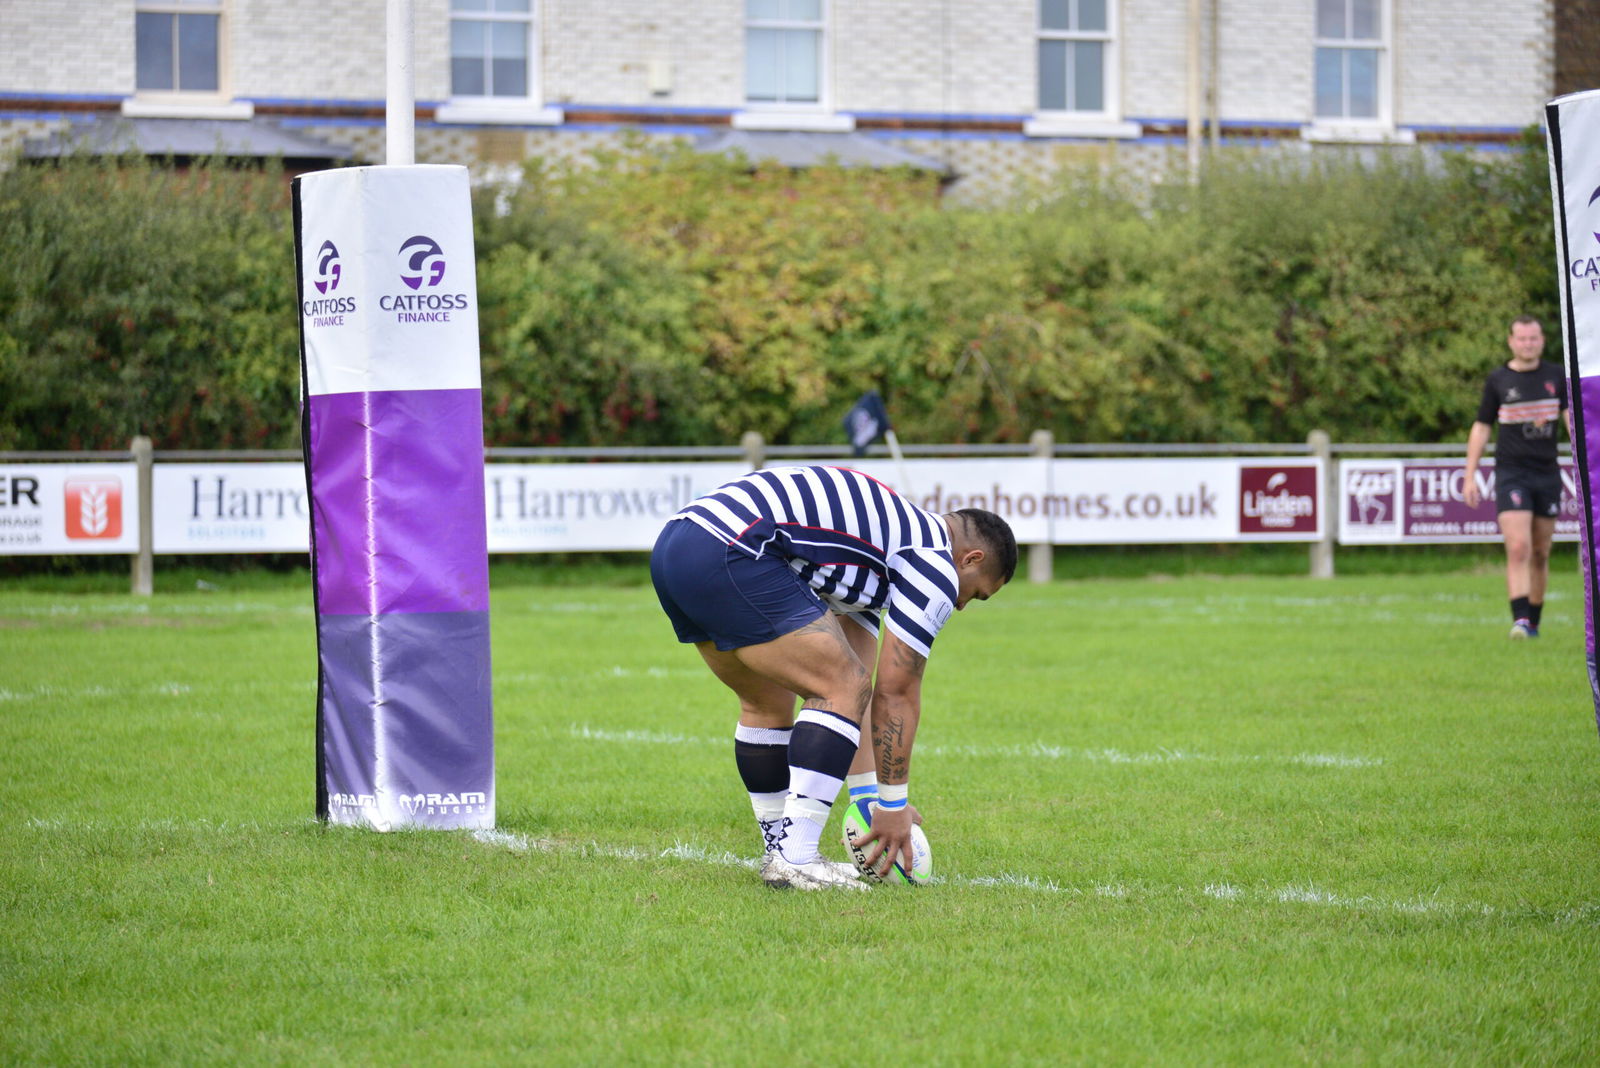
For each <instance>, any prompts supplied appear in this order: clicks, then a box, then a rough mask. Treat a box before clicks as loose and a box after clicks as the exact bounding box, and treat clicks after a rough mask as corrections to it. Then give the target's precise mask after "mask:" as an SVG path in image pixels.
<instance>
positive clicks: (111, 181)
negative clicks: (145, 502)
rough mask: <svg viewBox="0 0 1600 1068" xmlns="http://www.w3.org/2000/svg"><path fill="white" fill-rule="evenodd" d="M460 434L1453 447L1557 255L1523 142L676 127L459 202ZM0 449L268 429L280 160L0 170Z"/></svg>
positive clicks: (279, 303)
mask: <svg viewBox="0 0 1600 1068" xmlns="http://www.w3.org/2000/svg"><path fill="white" fill-rule="evenodd" d="M475 219H476V230H477V233H476V241H477V255H478V287H479V305H480V325H481V343H482V357H483V370H484V408H485V412H484V416H485V432H486V435H487V436H488V439H489V442H490V443H491V444H500V445H525V444H665V443H681V444H696V443H724V442H729V441H732V440H735V439H737V437H738V435H739V434H740V433H742V432H743V431H746V430H757V431H760V432H761V433H763V434H764V435H765V436H766V437H767V438H768V439H769V440H771V441H775V442H823V441H835V440H838V439H839V429H838V427H839V420H840V418H841V416H842V415H843V412H844V411H845V409H846V408H847V407H848V406H849V404H850V403H851V402H852V401H853V400H854V398H855V397H856V396H857V395H859V394H860V393H861V392H862V391H864V390H866V389H869V388H871V389H877V390H879V391H880V392H881V393H883V395H884V396H885V397H886V398H887V400H888V402H889V406H890V409H891V411H892V413H893V414H894V417H895V421H896V425H897V429H898V430H899V432H900V436H901V437H902V438H903V439H905V440H913V441H914V440H923V441H1022V440H1026V438H1027V436H1028V435H1029V433H1030V432H1031V431H1033V430H1034V429H1037V428H1041V427H1042V428H1048V429H1050V430H1052V431H1053V432H1054V433H1055V435H1056V437H1057V439H1058V440H1063V441H1136V442H1143V441H1148V442H1157V441H1217V442H1224V441H1291V440H1300V439H1302V438H1303V437H1304V436H1305V434H1306V433H1307V432H1308V431H1309V430H1311V429H1313V428H1318V427H1320V428H1323V429H1326V430H1328V431H1329V432H1330V433H1332V434H1333V436H1334V438H1335V439H1336V440H1342V441H1384V440H1389V441H1408V440H1411V441H1438V440H1453V439H1457V438H1459V437H1460V436H1461V434H1462V432H1463V430H1464V427H1465V425H1466V423H1467V422H1468V421H1469V420H1470V418H1471V409H1472V403H1473V400H1474V398H1475V397H1476V393H1477V390H1478V384H1479V382H1480V381H1481V379H1482V376H1483V375H1484V374H1485V373H1486V372H1487V371H1488V370H1489V368H1491V367H1492V366H1493V365H1494V364H1495V363H1496V362H1497V361H1498V360H1499V359H1501V358H1502V357H1503V355H1504V352H1505V350H1504V347H1503V341H1502V339H1503V338H1504V336H1505V331H1506V325H1507V323H1508V322H1509V320H1510V319H1511V318H1512V317H1514V316H1516V315H1518V314H1522V313H1525V312H1528V313H1532V314H1536V315H1540V316H1541V317H1543V318H1544V319H1545V321H1546V323H1547V324H1548V325H1547V332H1549V333H1550V335H1551V338H1552V352H1551V354H1550V355H1551V357H1552V358H1555V355H1556V349H1555V346H1556V345H1557V344H1558V339H1557V338H1556V336H1555V327H1556V321H1555V320H1556V316H1555V311H1556V307H1555V305H1556V299H1557V296H1556V278H1555V276H1554V274H1553V273H1552V266H1553V264H1554V253H1553V251H1552V228H1551V221H1550V201H1549V191H1548V182H1547V178H1546V162H1545V158H1544V151H1543V145H1542V141H1541V140H1539V139H1538V138H1537V137H1532V136H1530V138H1529V139H1528V141H1527V143H1526V144H1525V145H1524V146H1522V147H1521V148H1520V149H1519V150H1517V151H1514V152H1507V153H1499V154H1495V155H1492V156H1491V155H1482V154H1464V153H1463V154H1456V155H1449V154H1446V155H1440V154H1433V155H1422V154H1418V153H1408V154H1404V155H1395V156H1376V157H1372V158H1362V157H1346V156H1329V155H1325V154H1317V155H1310V156H1303V157H1296V158H1294V159H1292V160H1290V159H1287V158H1285V157H1267V156H1249V157H1246V156H1242V155H1241V156H1232V157H1227V158H1226V159H1225V160H1224V161H1223V162H1219V163H1216V164H1214V165H1212V166H1211V167H1210V168H1209V169H1208V170H1207V172H1206V173H1205V174H1204V176H1203V179H1202V180H1201V181H1200V182H1199V183H1197V184H1195V185H1190V184H1188V183H1183V182H1168V183H1155V184H1150V183H1148V182H1135V181H1133V180H1132V179H1131V178H1130V177H1129V176H1128V175H1126V174H1124V173H1120V172H1104V171H1099V170H1084V171H1079V172H1074V173H1071V174H1068V175H1067V176H1066V177H1064V178H1062V179H1061V180H1059V181H1058V182H1056V183H1055V184H1053V185H1051V186H1050V187H1048V188H1042V189H1032V190H1030V191H1028V193H1027V195H1026V196H1019V197H1018V199H1016V200H1015V201H1014V202H1010V203H1006V204H1002V205H996V206H990V207H985V208H970V207H957V206H953V205H951V204H948V203H945V202H943V201H942V200H941V198H940V196H939V192H938V189H937V185H936V184H935V182H934V180H933V179H931V178H930V177H928V176H926V175H922V174H918V173H915V172H910V171H891V172H882V171H862V170H856V169H848V168H844V167H837V166H823V167H817V168H812V169H809V170H805V171H798V172H797V171H790V170H783V169H777V168H771V167H752V166H749V165H748V164H746V163H744V162H742V161H737V160H727V159H723V158H720V157H712V156H705V155H701V154H698V153H695V152H693V151H692V150H690V149H688V148H687V147H683V146H677V147H670V148H665V149H663V148H646V147H642V146H631V147H629V148H628V149H626V150H624V151H619V152H616V153H614V154H611V155H606V156H601V157H597V158H595V159H594V160H592V161H590V162H589V163H588V164H586V165H584V166H569V167H556V166H545V165H539V164H534V165H530V167H529V168H528V171H527V174H526V177H525V180H524V182H523V183H522V185H521V186H520V187H519V188H518V189H516V190H515V191H511V192H506V191H495V190H486V191H484V192H483V194H482V195H481V197H480V199H479V203H478V204H477V207H476V210H475ZM0 254H3V255H4V256H5V260H6V263H7V264H8V269H7V271H6V272H3V273H0V447H10V448H88V447H120V446H122V445H124V444H125V443H126V442H127V440H128V438H129V437H131V436H132V435H133V434H136V433H145V434H149V435H151V436H152V437H153V438H155V440H156V442H157V444H158V446H162V447H195V448H215V447H227V446H263V445H277V446H284V445H293V444H294V443H295V442H296V441H297V435H298V410H297V409H298V394H297V388H298V387H297V383H298V377H299V372H298V362H297V353H298V339H297V333H296V331H297V321H296V317H295V311H294V281H293V273H292V272H293V250H292V247H291V235H290V220H289V211H288V198H287V185H286V183H285V182H284V180H283V178H282V176H281V175H277V174H272V173H267V174H262V173H248V172H237V171H229V170H225V169H223V168H220V167H214V166H202V167H199V168H197V169H194V170H192V171H189V172H186V173H181V174H180V173H174V172H171V171H168V170H163V169H161V168H158V167H153V166H150V165H147V164H144V163H142V162H139V161H131V160H119V161H115V162H113V163H86V162H82V161H69V162H67V163H64V164H59V165H54V164H53V165H46V166H24V167H16V168H13V169H12V170H10V171H8V172H6V173H5V174H4V175H0Z"/></svg>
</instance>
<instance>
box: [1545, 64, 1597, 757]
mask: <svg viewBox="0 0 1600 1068" xmlns="http://www.w3.org/2000/svg"><path fill="white" fill-rule="evenodd" d="M1545 135H1546V137H1547V138H1548V139H1549V145H1550V190H1551V196H1552V198H1553V199H1554V201H1555V231H1556V234H1555V237H1556V258H1557V260H1558V264H1557V266H1558V269H1559V271H1560V275H1561V334H1562V338H1563V339H1564V342H1565V348H1566V352H1565V359H1566V362H1565V367H1566V373H1567V395H1568V396H1569V397H1570V398H1571V405H1572V452H1573V457H1574V459H1575V460H1576V461H1577V468H1578V492H1579V496H1580V498H1581V501H1582V510H1583V537H1582V540H1581V543H1580V547H1579V552H1580V555H1581V558H1582V562H1583V579H1584V585H1583V593H1584V626H1585V630H1586V632H1587V643H1586V646H1585V648H1586V650H1587V658H1588V664H1589V688H1590V690H1591V692H1592V694H1593V697H1594V702H1595V723H1596V726H1597V727H1600V677H1597V675H1596V673H1595V632H1596V629H1597V628H1596V613H1597V612H1600V585H1597V583H1600V568H1597V567H1596V560H1595V546H1596V544H1597V543H1596V527H1597V525H1600V512H1597V508H1600V481H1597V479H1600V90H1590V91H1587V92H1583V93H1573V94H1572V95H1570V96H1563V97H1559V98H1557V99H1555V100H1552V101H1551V102H1550V103H1549V104H1548V105H1546V107H1545Z"/></svg>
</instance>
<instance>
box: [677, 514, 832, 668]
mask: <svg viewBox="0 0 1600 1068" xmlns="http://www.w3.org/2000/svg"><path fill="white" fill-rule="evenodd" d="M650 581H651V582H653V583H654V584H655V587H656V596H657V597H658V598H660V600H661V607H662V609H663V610H664V611H665V612H666V613H667V618H668V619H670V620H672V629H673V630H674V631H676V632H677V634H678V640H679V641H680V642H703V641H711V642H715V643H716V646H717V648H718V649H721V650H723V651H724V652H726V651H727V650H730V649H742V648H744V647H745V646H746V645H760V644H761V643H762V642H770V641H771V640H772V639H774V638H779V637H782V636H783V635H785V634H788V633H789V632H790V631H795V630H799V629H800V628H801V627H803V626H805V625H806V624H807V623H812V622H815V621H816V620H818V619H820V618H821V617H822V616H823V615H824V614H825V613H826V612H827V611H828V609H827V606H826V605H824V604H823V603H822V599H821V598H819V597H818V596H817V595H816V594H815V593H814V592H812V589H811V587H809V586H807V585H806V584H805V583H804V582H803V581H801V579H800V576H799V575H797V574H795V573H794V572H793V571H791V570H790V569H789V565H788V562H787V561H786V560H784V559H783V558H782V557H781V556H778V555H777V554H775V553H763V554H762V555H761V556H758V557H757V556H751V555H750V554H749V553H747V552H745V551H744V550H742V549H736V548H734V547H733V546H731V545H729V544H728V543H727V542H725V541H723V540H722V539H721V538H718V537H717V536H716V535H714V534H712V533H711V532H710V531H708V530H706V529H705V528H704V527H702V526H700V525H699V524H698V523H694V522H692V521H690V520H687V519H674V520H673V521H672V522H670V523H668V524H667V525H666V527H665V528H664V529H663V530H662V531H661V535H660V537H658V538H656V546H655V549H654V550H653V551H652V552H651V554H650Z"/></svg>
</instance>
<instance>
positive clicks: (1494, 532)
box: [1338, 458, 1583, 545]
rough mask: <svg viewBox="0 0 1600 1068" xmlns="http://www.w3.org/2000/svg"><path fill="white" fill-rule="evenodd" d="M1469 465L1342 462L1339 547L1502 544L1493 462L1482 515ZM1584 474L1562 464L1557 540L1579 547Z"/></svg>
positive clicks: (1487, 464)
mask: <svg viewBox="0 0 1600 1068" xmlns="http://www.w3.org/2000/svg"><path fill="white" fill-rule="evenodd" d="M1466 479H1467V463H1466V460H1465V459H1459V460H1386V459H1372V460H1341V461H1340V462H1339V485H1340V487H1341V493H1340V496H1341V498H1342V502H1341V503H1340V505H1339V528H1338V529H1339V544H1341V545H1402V544H1419V543H1430V542H1431V543H1450V542H1493V541H1499V540H1500V538H1501V534H1500V522H1499V520H1498V519H1497V518H1496V514H1495V503H1494V461H1493V460H1485V461H1483V463H1481V464H1480V465H1479V466H1478V491H1479V493H1480V494H1482V499H1481V500H1480V501H1479V503H1478V507H1476V508H1468V507H1467V502H1466ZM1577 479H1578V469H1577V467H1576V466H1575V465H1574V464H1573V462H1572V461H1571V460H1569V459H1566V458H1563V459H1562V460H1561V512H1560V514H1559V515H1558V516H1557V517H1556V540H1557V541H1576V540H1578V535H1579V533H1580V532H1581V529H1582V526H1583V521H1582V518H1581V515H1580V507H1579V501H1578V493H1577V489H1578V487H1577Z"/></svg>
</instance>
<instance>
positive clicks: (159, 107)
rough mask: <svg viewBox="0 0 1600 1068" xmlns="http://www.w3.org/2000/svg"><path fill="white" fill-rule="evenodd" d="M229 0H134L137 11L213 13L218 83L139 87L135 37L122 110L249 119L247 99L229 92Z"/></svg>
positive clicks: (134, 114)
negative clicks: (131, 73) (131, 74)
mask: <svg viewBox="0 0 1600 1068" xmlns="http://www.w3.org/2000/svg"><path fill="white" fill-rule="evenodd" d="M228 7H229V0H134V5H133V8H134V19H135V21H136V22H137V20H138V17H139V16H140V15H214V16H216V19H217V87H216V88H215V89H199V90H195V89H141V88H139V87H138V65H139V55H138V47H139V46H138V41H137V38H136V39H135V41H134V57H133V61H134V90H133V95H131V96H128V97H125V98H124V99H123V101H122V113H123V114H124V115H126V116H128V117H129V118H136V119H164V118H184V119H248V118H250V117H251V116H252V115H254V114H255V107H254V105H252V104H250V103H249V102H248V101H235V100H234V99H233V96H232V82H233V79H232V77H231V70H232V63H231V55H230V53H231V48H230V43H229V32H228V30H229V25H228V22H229V12H228Z"/></svg>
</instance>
